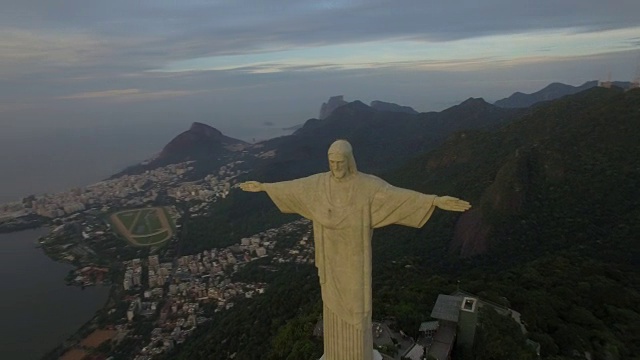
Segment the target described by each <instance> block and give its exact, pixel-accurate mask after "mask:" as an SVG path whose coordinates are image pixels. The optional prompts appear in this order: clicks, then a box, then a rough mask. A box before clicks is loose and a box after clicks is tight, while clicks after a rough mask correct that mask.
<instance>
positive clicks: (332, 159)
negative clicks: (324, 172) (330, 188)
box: [328, 140, 358, 180]
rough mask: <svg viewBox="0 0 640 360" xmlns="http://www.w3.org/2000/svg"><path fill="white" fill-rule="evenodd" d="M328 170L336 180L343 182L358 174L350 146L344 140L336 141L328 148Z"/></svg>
mask: <svg viewBox="0 0 640 360" xmlns="http://www.w3.org/2000/svg"><path fill="white" fill-rule="evenodd" d="M328 153H329V154H328V155H329V168H330V169H331V175H332V176H333V177H334V178H335V179H337V180H344V179H347V178H348V177H350V176H352V175H355V174H357V173H358V168H357V167H356V160H355V158H354V157H353V149H352V148H351V144H349V142H348V141H346V140H336V141H335V142H334V143H333V144H331V146H330V147H329V151H328Z"/></svg>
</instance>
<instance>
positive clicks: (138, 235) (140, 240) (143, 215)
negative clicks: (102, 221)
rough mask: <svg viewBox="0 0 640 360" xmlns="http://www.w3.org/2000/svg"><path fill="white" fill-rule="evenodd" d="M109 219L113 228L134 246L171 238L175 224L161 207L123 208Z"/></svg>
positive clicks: (148, 244)
mask: <svg viewBox="0 0 640 360" xmlns="http://www.w3.org/2000/svg"><path fill="white" fill-rule="evenodd" d="M109 220H110V222H111V224H112V225H113V228H114V230H115V231H116V232H117V233H118V234H119V235H121V236H122V237H124V238H125V239H127V240H128V241H129V242H130V243H131V244H133V245H136V246H152V245H159V244H162V243H164V242H165V241H167V240H169V239H171V237H172V236H173V234H174V231H175V230H174V229H175V225H174V224H173V219H171V217H170V216H169V215H168V212H167V211H166V209H164V208H162V207H154V208H142V209H132V210H123V211H119V212H116V213H113V214H111V215H110V216H109Z"/></svg>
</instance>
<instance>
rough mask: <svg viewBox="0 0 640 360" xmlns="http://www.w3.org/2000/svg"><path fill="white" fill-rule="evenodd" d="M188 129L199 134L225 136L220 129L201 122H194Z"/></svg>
mask: <svg viewBox="0 0 640 360" xmlns="http://www.w3.org/2000/svg"><path fill="white" fill-rule="evenodd" d="M188 131H190V132H193V133H197V134H202V135H205V136H207V137H216V136H223V135H222V132H221V131H220V130H218V129H216V128H214V127H212V126H209V125H207V124H203V123H200V122H194V123H192V124H191V127H190V128H189V130H188Z"/></svg>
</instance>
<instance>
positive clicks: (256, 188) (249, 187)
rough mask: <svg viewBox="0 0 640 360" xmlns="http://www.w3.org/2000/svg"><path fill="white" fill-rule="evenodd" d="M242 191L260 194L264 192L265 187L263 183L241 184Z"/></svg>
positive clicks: (250, 182)
mask: <svg viewBox="0 0 640 360" xmlns="http://www.w3.org/2000/svg"><path fill="white" fill-rule="evenodd" d="M240 189H242V190H244V191H248V192H260V191H264V186H262V183H261V182H257V181H247V182H243V183H240Z"/></svg>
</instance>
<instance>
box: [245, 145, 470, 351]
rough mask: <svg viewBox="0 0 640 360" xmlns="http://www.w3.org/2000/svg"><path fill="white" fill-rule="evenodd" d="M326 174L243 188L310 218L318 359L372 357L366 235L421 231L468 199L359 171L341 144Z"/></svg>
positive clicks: (331, 155) (466, 206) (332, 151)
mask: <svg viewBox="0 0 640 360" xmlns="http://www.w3.org/2000/svg"><path fill="white" fill-rule="evenodd" d="M329 166H330V169H331V171H329V172H326V173H321V174H316V175H312V176H309V177H306V178H302V179H296V180H291V181H283V182H277V183H271V184H266V183H259V182H257V181H248V182H245V183H242V184H240V188H241V189H242V190H244V191H251V192H258V191H266V192H267V194H268V195H269V197H271V200H273V202H274V203H275V204H276V206H277V207H278V209H280V211H282V212H283V213H297V214H300V215H302V216H303V217H305V218H307V219H309V220H312V221H313V235H314V239H315V249H316V253H315V256H316V266H317V268H318V276H319V278H320V287H321V289H322V302H323V305H324V306H323V324H324V359H325V360H371V359H372V356H373V338H372V334H371V297H372V295H371V236H372V234H373V229H375V228H379V227H383V226H386V225H391V224H400V225H406V226H412V227H416V228H419V227H422V226H423V225H424V224H425V223H426V222H427V220H428V219H429V217H430V216H431V214H432V213H433V211H434V210H435V208H436V207H439V208H440V209H444V210H449V211H466V210H468V209H469V208H470V207H471V205H469V203H468V202H466V201H463V200H460V199H457V198H454V197H450V196H435V195H425V194H421V193H419V192H416V191H412V190H407V189H401V188H397V187H393V186H391V185H389V184H388V183H387V182H385V181H384V180H382V179H380V178H378V177H376V176H373V175H367V174H363V173H359V172H358V170H357V168H356V162H355V159H354V157H353V150H352V148H351V145H350V144H349V143H348V142H347V141H345V140H338V141H336V142H334V143H333V144H332V145H331V147H330V148H329Z"/></svg>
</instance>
